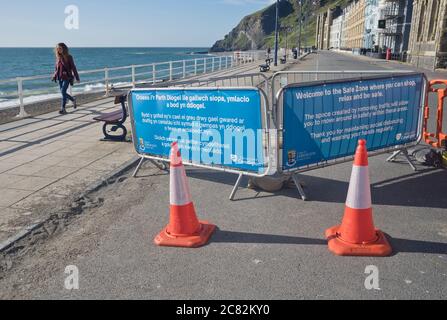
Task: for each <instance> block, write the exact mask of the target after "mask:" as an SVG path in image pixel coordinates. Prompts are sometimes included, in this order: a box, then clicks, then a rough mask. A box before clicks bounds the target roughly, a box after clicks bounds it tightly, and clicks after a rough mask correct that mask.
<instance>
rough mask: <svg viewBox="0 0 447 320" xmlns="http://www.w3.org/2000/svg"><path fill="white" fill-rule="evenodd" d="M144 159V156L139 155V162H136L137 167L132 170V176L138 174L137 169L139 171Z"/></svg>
mask: <svg viewBox="0 0 447 320" xmlns="http://www.w3.org/2000/svg"><path fill="white" fill-rule="evenodd" d="M145 160H146V159H145V158H144V157H141V159H140V162H139V163H138V166H137V168H136V169H135V171H134V173H133V175H132V177H133V178H136V176H137V174H138V171H140V169H141V166H142V165H143V163H144V161H145Z"/></svg>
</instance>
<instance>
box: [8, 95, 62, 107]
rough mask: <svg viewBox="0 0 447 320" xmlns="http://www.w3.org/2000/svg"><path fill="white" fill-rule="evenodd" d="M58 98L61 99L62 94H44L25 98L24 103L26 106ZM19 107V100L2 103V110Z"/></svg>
mask: <svg viewBox="0 0 447 320" xmlns="http://www.w3.org/2000/svg"><path fill="white" fill-rule="evenodd" d="M58 97H60V94H56V93H52V94H42V95H36V96H30V97H25V98H23V102H24V104H30V103H35V102H39V101H45V100H49V99H55V98H58ZM18 105H19V99H12V100H6V101H0V110H1V109H6V108H11V107H17V106H18Z"/></svg>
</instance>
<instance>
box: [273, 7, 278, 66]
mask: <svg viewBox="0 0 447 320" xmlns="http://www.w3.org/2000/svg"><path fill="white" fill-rule="evenodd" d="M278 18H279V0H276V18H275V61H274V65H275V66H277V65H278Z"/></svg>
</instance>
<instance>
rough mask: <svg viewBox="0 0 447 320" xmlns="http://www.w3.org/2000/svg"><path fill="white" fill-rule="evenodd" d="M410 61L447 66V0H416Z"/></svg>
mask: <svg viewBox="0 0 447 320" xmlns="http://www.w3.org/2000/svg"><path fill="white" fill-rule="evenodd" d="M411 24H412V29H411V35H410V44H409V50H408V61H409V62H410V63H412V64H413V65H415V66H418V67H422V68H428V69H433V68H447V0H414V3H413V19H412V23H411Z"/></svg>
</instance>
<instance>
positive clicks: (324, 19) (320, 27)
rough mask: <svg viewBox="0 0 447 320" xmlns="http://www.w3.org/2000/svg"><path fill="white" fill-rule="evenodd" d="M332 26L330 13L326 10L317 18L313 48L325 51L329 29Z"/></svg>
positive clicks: (328, 43) (328, 40) (329, 10)
mask: <svg viewBox="0 0 447 320" xmlns="http://www.w3.org/2000/svg"><path fill="white" fill-rule="evenodd" d="M331 24H332V11H331V9H328V10H327V11H326V12H324V13H321V14H319V15H318V16H317V30H316V36H315V46H316V47H317V49H319V50H327V49H329V45H330V27H331Z"/></svg>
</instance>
